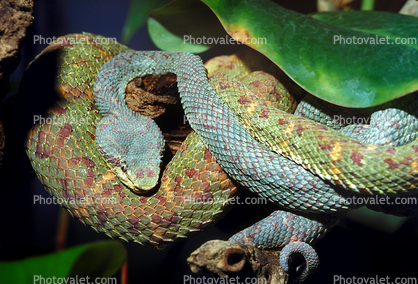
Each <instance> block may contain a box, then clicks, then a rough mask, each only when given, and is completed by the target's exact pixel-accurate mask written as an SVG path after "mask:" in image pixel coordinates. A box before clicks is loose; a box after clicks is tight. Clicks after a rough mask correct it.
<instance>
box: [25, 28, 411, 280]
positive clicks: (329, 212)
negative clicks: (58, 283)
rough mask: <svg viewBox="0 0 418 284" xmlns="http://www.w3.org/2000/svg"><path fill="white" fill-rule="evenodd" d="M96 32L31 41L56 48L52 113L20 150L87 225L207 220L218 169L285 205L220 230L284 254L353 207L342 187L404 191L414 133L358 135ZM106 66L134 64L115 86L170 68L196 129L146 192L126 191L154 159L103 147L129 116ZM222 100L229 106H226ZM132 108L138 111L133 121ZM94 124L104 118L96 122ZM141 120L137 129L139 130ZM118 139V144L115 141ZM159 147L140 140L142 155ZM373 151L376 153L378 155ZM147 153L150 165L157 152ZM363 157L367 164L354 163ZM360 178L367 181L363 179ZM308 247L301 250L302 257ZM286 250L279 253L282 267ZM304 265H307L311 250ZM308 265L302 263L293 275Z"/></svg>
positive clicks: (163, 235) (141, 230)
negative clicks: (384, 138) (232, 229)
mask: <svg viewBox="0 0 418 284" xmlns="http://www.w3.org/2000/svg"><path fill="white" fill-rule="evenodd" d="M80 39H82V42H80ZM98 39H104V38H103V37H100V36H95V35H91V34H83V35H68V36H65V37H61V38H59V39H58V40H57V41H56V43H55V44H52V45H50V46H49V47H48V48H47V49H46V50H45V51H44V52H43V53H42V54H45V53H47V52H51V51H54V50H55V51H56V50H59V52H60V53H61V54H60V57H59V58H60V62H59V64H58V66H57V68H58V76H57V79H56V89H57V92H58V95H59V99H58V101H57V103H56V104H55V105H54V106H53V107H52V108H51V109H50V110H49V111H48V114H47V117H60V118H61V120H59V122H60V123H57V124H37V125H35V126H34V127H33V128H32V129H31V130H30V132H29V134H28V139H27V141H26V151H27V154H28V156H29V159H30V161H31V163H32V166H33V168H34V169H35V172H36V173H37V176H38V177H39V179H40V180H41V182H42V183H43V185H44V186H45V188H46V189H47V191H48V192H50V193H51V194H52V195H53V196H55V197H57V198H61V200H64V204H63V206H64V207H66V208H67V209H68V210H69V212H70V213H71V214H72V215H73V216H75V217H77V218H78V219H80V220H81V221H82V222H83V223H85V224H86V225H89V226H91V227H93V228H94V229H95V230H96V231H99V232H102V233H105V234H106V235H108V236H110V237H118V238H121V239H123V240H126V241H134V242H138V243H150V244H153V245H156V246H158V245H160V244H164V243H167V242H171V241H174V240H176V239H178V238H185V237H188V236H189V235H190V234H192V233H194V232H197V231H200V230H202V229H204V228H205V227H207V226H208V225H210V224H211V223H213V222H214V221H216V220H217V219H218V218H219V217H220V216H221V214H222V212H223V210H224V209H225V208H224V207H225V206H227V205H228V204H227V203H228V200H229V199H231V198H233V196H234V194H235V192H236V188H235V186H234V185H233V184H232V182H231V181H230V180H229V178H228V176H227V174H228V175H229V176H230V177H231V178H233V179H234V180H235V181H237V182H239V183H240V184H242V185H243V186H245V187H246V188H248V189H250V190H251V191H253V192H255V193H257V194H259V195H260V196H263V197H266V198H268V199H269V200H270V201H272V202H274V203H275V204H277V205H278V206H280V208H282V209H286V211H281V210H278V211H276V212H274V213H273V214H272V215H270V216H269V217H267V218H265V219H263V220H262V221H260V222H259V223H257V224H255V225H253V226H252V227H250V228H247V229H246V230H244V231H242V232H239V233H237V234H236V235H234V236H233V237H231V240H232V241H235V242H238V243H242V244H251V245H255V246H258V247H264V248H273V247H284V246H285V245H286V244H288V243H289V242H291V244H296V245H295V246H286V248H287V249H286V250H284V251H287V252H286V256H288V257H290V254H292V253H293V251H292V249H293V248H296V251H301V249H300V248H301V245H300V242H303V243H313V242H315V241H316V240H318V239H319V238H321V237H322V236H323V235H324V234H325V233H326V232H327V231H328V230H329V229H330V228H332V226H333V225H335V224H336V222H338V220H339V219H340V218H341V217H342V216H343V215H344V214H345V213H346V212H347V210H349V209H352V208H356V207H359V206H356V205H355V204H349V203H348V202H344V201H345V199H346V198H349V197H351V196H353V195H357V196H362V195H363V196H369V195H371V194H383V195H384V194H389V195H393V194H400V193H402V192H405V194H416V189H415V185H416V184H417V178H418V177H417V173H418V165H417V159H416V157H417V155H418V145H416V144H417V142H415V141H416V140H415V141H414V142H413V143H411V144H408V145H406V146H402V147H399V148H394V147H380V146H379V147H378V146H372V145H368V144H364V143H360V142H358V141H355V140H352V139H350V138H348V137H347V136H344V135H342V134H340V133H338V132H336V131H334V130H330V129H329V128H328V127H325V126H323V125H320V124H318V123H315V122H312V121H311V120H309V119H304V118H300V117H297V116H294V115H292V114H288V113H286V112H282V111H277V110H275V109H273V108H272V107H271V106H269V105H268V104H267V103H264V102H259V100H258V99H257V97H255V96H253V95H252V94H251V92H250V91H248V90H249V89H250V87H244V86H243V85H242V84H241V83H240V82H239V81H236V80H234V78H232V77H228V76H226V75H222V74H218V75H215V76H214V77H212V78H211V80H210V81H208V79H207V74H206V69H205V67H204V66H203V64H202V62H201V60H200V58H198V57H197V56H194V55H190V54H184V53H170V52H132V51H130V50H129V49H128V48H127V47H124V46H123V45H120V44H99V43H98V42H100V41H98ZM74 41H77V42H76V43H74ZM42 54H41V55H40V56H38V57H37V59H36V60H39V59H40V58H41V56H42ZM118 54H121V55H119V56H117V55H118ZM105 62H106V63H105ZM128 63H129V64H128ZM115 66H118V67H117V68H126V69H125V70H131V69H132V68H136V69H137V70H138V71H140V72H143V73H135V74H129V75H127V79H126V80H124V81H121V82H120V84H121V85H122V86H123V84H125V83H126V82H127V81H129V80H130V79H132V78H134V77H136V76H139V75H141V74H142V75H144V74H158V73H167V72H172V73H175V74H176V75H177V79H178V88H179V93H180V97H181V100H182V105H183V108H184V111H185V114H186V116H187V118H188V121H189V122H190V124H191V126H192V128H193V129H194V130H195V131H196V132H197V134H198V135H196V133H192V134H190V135H189V136H188V138H187V139H186V141H185V142H184V143H183V144H182V147H181V149H180V150H179V151H178V152H177V154H176V155H175V157H174V158H173V160H172V161H171V162H170V164H169V165H168V166H167V168H166V170H165V171H164V173H163V177H162V180H161V185H160V188H159V189H158V191H156V192H154V193H153V194H152V195H148V196H142V195H138V194H137V193H138V192H141V191H144V190H148V189H149V188H152V187H153V184H154V182H155V180H152V181H147V182H146V185H145V186H143V185H139V186H137V185H136V184H138V181H137V180H136V178H138V177H142V176H144V175H147V173H150V174H149V175H148V177H149V178H151V179H153V177H155V176H158V175H159V174H158V173H157V171H155V170H153V169H151V168H149V164H145V165H141V166H140V167H142V170H141V171H136V170H135V171H131V169H132V168H133V167H136V166H137V165H135V161H124V160H123V157H122V156H118V155H119V154H117V153H118V152H117V151H115V148H114V147H113V146H117V145H119V144H117V143H115V141H116V142H119V141H118V140H121V139H120V138H121V136H123V137H127V136H129V135H125V134H122V133H125V132H122V130H125V129H128V133H132V132H131V131H132V128H131V127H134V128H135V125H134V124H132V123H131V122H132V120H131V118H132V119H137V118H138V117H135V116H137V115H136V114H134V113H133V112H131V111H129V110H127V108H126V106H125V108H124V107H123V105H124V104H123V94H124V89H122V90H123V92H120V91H118V90H120V89H118V88H116V85H113V84H119V83H118V82H119V80H118V79H119V78H120V77H121V75H119V74H120V72H115V70H116V69H115ZM121 66H122V67H121ZM99 70H100V71H99ZM119 71H120V70H119ZM99 73H100V74H101V75H103V74H104V75H105V76H103V77H102V76H101V75H100V74H99ZM97 74H99V76H98V77H97V78H96V75H97ZM112 78H113V79H115V80H114V81H112V80H110V79H112ZM111 82H113V83H111ZM106 88H108V89H110V90H111V91H115V92H119V94H116V95H115V96H113V97H111V99H109V100H107V98H108V97H107V95H102V94H100V91H101V90H104V89H106ZM98 93H99V94H98ZM232 93H234V94H233V95H232ZM218 94H219V96H218ZM120 95H122V97H121V96H120ZM221 96H222V98H221ZM110 105H112V107H111V108H109V106H110ZM229 105H232V106H234V112H232V111H231V109H230V107H229ZM305 106H306V105H305ZM306 108H308V107H307V106H306ZM99 110H100V112H99ZM114 110H116V111H114ZM124 112H128V113H129V115H133V117H131V118H130V119H128V120H127V125H125V126H126V127H125V126H123V127H121V126H115V127H116V128H115V127H114V128H113V130H111V132H113V133H114V134H115V133H116V134H115V137H113V140H111V139H108V138H109V137H110V136H109V133H110V132H109V130H108V129H109V128H108V127H106V125H110V123H114V122H115V121H117V120H118V119H115V118H114V117H117V116H120V115H122V114H124ZM112 114H113V115H115V116H114V117H112ZM254 114H255V115H254ZM81 118H84V122H83V123H80V121H81ZM102 119H104V121H101V120H102ZM142 119H143V118H138V120H139V121H140V122H141V120H142ZM85 121H88V122H91V123H85ZM103 122H106V123H104V124H103ZM142 122H143V123H144V124H145V125H147V127H148V130H147V131H150V132H151V133H152V134H153V135H154V138H155V141H154V142H152V143H154V144H155V145H157V144H162V143H163V142H161V141H162V136H161V135H160V134H156V130H155V129H156V128H153V126H150V125H152V123H153V122H151V120H149V119H147V118H145V119H143V120H142ZM101 123H102V124H101ZM96 125H98V126H99V125H104V126H102V127H97V129H96ZM134 130H135V129H134ZM100 131H103V133H102V134H100ZM118 131H121V132H118ZM145 132H146V131H142V130H138V133H140V134H141V135H142V134H143V133H145ZM98 134H99V135H98ZM130 136H132V135H130ZM115 138H116V139H115ZM141 139H142V138H141ZM144 139H145V138H144ZM144 139H142V141H144ZM96 143H97V144H98V147H96ZM127 144H128V145H129V144H132V142H127ZM160 146H161V145H160ZM206 147H207V149H206ZM120 150H123V151H126V147H125V146H124V147H121V149H120ZM161 151H162V150H156V151H155V152H149V153H150V156H149V159H151V157H155V156H159V155H160V153H161ZM368 151H374V152H373V153H374V154H373V155H369V154H368V153H369V152H368ZM133 152H134V153H136V152H144V150H143V149H142V150H138V149H134V150H133ZM145 152H146V151H145ZM395 154H397V155H395ZM130 155H132V154H130ZM212 155H213V156H212ZM214 157H215V158H214ZM377 157H383V158H381V161H380V163H379V164H378V165H379V166H378V167H376V165H377V162H376V159H377ZM105 158H107V161H106V159H105ZM215 159H216V162H217V163H219V164H220V165H221V166H222V168H221V166H219V164H217V163H216V162H215ZM316 161H318V162H316ZM382 161H383V162H382ZM153 163H154V164H155V165H157V164H158V161H153ZM363 166H364V168H366V166H367V167H368V168H367V169H368V170H367V171H363V170H362V169H363ZM112 169H113V170H112ZM224 171H225V172H226V173H227V174H226V173H225V172H224ZM382 172H383V175H382ZM393 173H396V174H393ZM340 177H341V179H339V178H340ZM375 177H377V178H375ZM370 178H372V180H375V181H376V182H375V183H372V182H370ZM125 184H128V185H130V186H132V188H127V187H126V186H125ZM132 190H133V191H136V192H137V193H135V192H132ZM86 200H87V201H88V202H86ZM197 200H209V201H208V202H195V201H197ZM389 210H390V209H389ZM289 211H290V212H289ZM289 248H290V251H289ZM302 250H303V252H306V251H307V249H302ZM313 253H314V252H312V251H308V254H309V255H307V258H308V259H309V258H310V257H312V254H313ZM283 255H285V254H283ZM288 257H283V258H284V259H285V260H284V263H283V265H282V266H283V267H284V268H285V267H286V266H287V265H286V259H288ZM281 258H282V257H281ZM309 265H312V270H314V269H315V267H316V266H317V260H312V263H308V266H309ZM308 274H309V273H308V272H303V273H302V274H301V276H300V279H304V278H306V277H307V275H308Z"/></svg>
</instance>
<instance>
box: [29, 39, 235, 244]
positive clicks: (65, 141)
mask: <svg viewBox="0 0 418 284" xmlns="http://www.w3.org/2000/svg"><path fill="white" fill-rule="evenodd" d="M107 40H108V39H107V38H104V37H101V36H96V35H92V34H87V33H84V34H72V35H67V36H64V37H61V38H59V39H58V40H57V41H55V43H53V44H51V45H50V46H49V47H47V48H46V49H45V50H44V51H43V52H42V53H41V54H40V55H39V56H37V58H36V59H35V61H41V62H42V58H43V57H44V56H45V55H47V54H48V53H52V52H58V54H59V55H58V65H57V77H56V81H55V82H56V83H55V88H56V93H57V97H58V100H57V102H56V103H55V105H53V106H52V107H51V108H50V109H49V110H48V112H47V113H46V115H45V118H46V121H52V123H43V124H36V125H34V126H33V127H32V129H31V130H30V131H29V133H28V138H27V140H26V144H25V147H26V152H27V155H28V157H29V160H30V162H31V164H32V167H33V169H34V170H35V172H36V175H37V177H38V178H39V180H40V181H41V183H42V184H43V185H44V187H45V189H46V190H47V191H48V192H49V193H50V194H51V195H52V196H54V197H55V198H57V200H58V202H60V203H61V205H62V206H63V207H65V208H66V209H67V210H68V211H69V212H70V213H71V215H73V216H74V217H76V218H78V219H79V220H80V221H81V222H83V223H84V224H85V225H88V226H90V227H92V228H93V229H95V230H96V231H98V232H101V233H104V234H106V235H108V236H109V237H112V238H120V239H122V240H125V241H133V242H137V243H140V244H145V243H149V244H152V245H155V246H159V245H161V244H165V243H168V242H172V241H175V240H177V239H182V238H186V237H188V236H189V235H191V234H193V233H195V232H198V231H201V230H203V229H204V228H206V227H208V226H209V225H211V224H213V223H214V222H215V221H217V220H218V219H219V217H220V216H221V215H222V214H223V212H224V210H225V209H226V207H227V206H228V201H229V200H230V199H231V198H233V196H234V195H235V192H236V187H235V186H234V185H233V184H232V182H231V181H230V179H229V178H228V177H227V175H226V173H225V172H224V171H223V170H222V169H221V167H220V166H219V165H218V164H217V163H216V162H215V159H214V158H213V156H212V155H211V154H210V152H209V151H208V150H207V149H206V147H205V146H204V144H203V143H202V142H201V140H200V139H199V137H198V136H197V135H196V134H195V133H191V134H190V135H189V136H188V138H187V139H186V141H185V142H184V143H183V144H182V146H181V148H180V149H179V150H178V151H177V153H176V155H175V157H174V158H173V159H172V161H171V162H170V163H169V164H168V165H167V167H166V169H165V171H164V173H163V176H162V179H161V184H160V187H159V189H158V190H157V191H155V192H154V193H153V194H149V195H147V196H141V195H138V194H135V193H133V192H132V190H131V189H129V188H127V187H126V186H125V185H124V184H123V183H122V182H121V180H120V179H119V178H118V177H117V176H116V175H115V173H114V172H113V171H112V170H111V169H110V168H109V167H108V164H107V163H106V161H105V160H104V159H103V157H102V155H101V153H100V152H99V150H98V148H97V147H96V143H95V134H96V124H97V123H98V122H99V121H100V120H101V118H102V116H101V114H100V113H99V111H98V110H97V107H96V105H95V102H94V98H93V84H94V81H95V77H96V75H97V72H98V71H99V69H100V67H101V66H102V65H103V64H104V63H105V62H106V61H108V60H109V59H110V58H112V57H114V56H115V55H117V54H119V53H121V52H127V51H129V49H128V48H127V47H125V46H123V45H120V44H114V43H109V44H103V43H106V42H107ZM29 68H31V67H29Z"/></svg>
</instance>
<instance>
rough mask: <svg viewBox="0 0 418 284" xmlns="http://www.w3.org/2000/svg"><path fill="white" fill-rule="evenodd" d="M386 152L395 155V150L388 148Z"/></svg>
mask: <svg viewBox="0 0 418 284" xmlns="http://www.w3.org/2000/svg"><path fill="white" fill-rule="evenodd" d="M386 152H388V153H389V154H395V153H396V149H395V148H388V149H387V150H386Z"/></svg>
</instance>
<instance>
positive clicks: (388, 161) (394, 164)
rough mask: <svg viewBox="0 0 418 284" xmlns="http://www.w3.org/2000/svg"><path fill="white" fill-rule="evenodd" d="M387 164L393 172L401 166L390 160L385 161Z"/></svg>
mask: <svg viewBox="0 0 418 284" xmlns="http://www.w3.org/2000/svg"><path fill="white" fill-rule="evenodd" d="M385 162H386V164H388V166H389V168H390V169H391V170H393V169H396V168H398V167H399V164H398V163H396V162H395V161H393V160H392V159H390V158H387V159H385Z"/></svg>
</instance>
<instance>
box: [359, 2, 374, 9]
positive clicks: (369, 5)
mask: <svg viewBox="0 0 418 284" xmlns="http://www.w3.org/2000/svg"><path fill="white" fill-rule="evenodd" d="M374 1H375V0H363V1H361V10H362V11H372V10H373V9H374Z"/></svg>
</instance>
